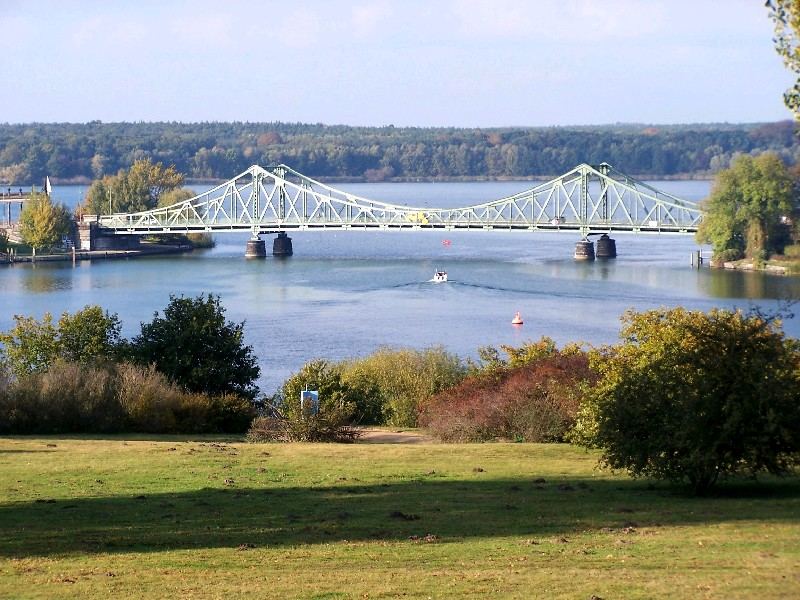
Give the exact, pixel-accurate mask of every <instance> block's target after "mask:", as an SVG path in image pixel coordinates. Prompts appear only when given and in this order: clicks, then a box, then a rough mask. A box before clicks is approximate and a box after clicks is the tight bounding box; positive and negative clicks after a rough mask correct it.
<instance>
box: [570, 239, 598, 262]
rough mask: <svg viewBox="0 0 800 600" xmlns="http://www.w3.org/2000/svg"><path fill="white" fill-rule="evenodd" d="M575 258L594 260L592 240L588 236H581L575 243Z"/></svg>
mask: <svg viewBox="0 0 800 600" xmlns="http://www.w3.org/2000/svg"><path fill="white" fill-rule="evenodd" d="M574 257H575V260H586V261H589V260H594V242H593V241H591V240H590V239H589V238H583V239H582V240H581V241H579V242H578V243H577V244H575V254H574Z"/></svg>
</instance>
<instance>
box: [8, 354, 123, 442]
mask: <svg viewBox="0 0 800 600" xmlns="http://www.w3.org/2000/svg"><path fill="white" fill-rule="evenodd" d="M116 389H117V382H116V379H115V376H114V372H113V368H104V367H91V366H85V365H78V364H75V363H65V362H61V361H58V362H56V363H55V364H54V365H53V366H51V367H50V369H49V370H48V371H45V372H43V373H33V374H30V375H27V376H24V377H20V378H17V379H15V380H14V381H12V382H11V383H9V384H6V386H5V389H4V390H2V391H0V432H2V433H78V432H87V431H92V432H97V433H107V432H112V431H121V430H122V429H123V428H124V413H123V410H122V407H121V406H120V404H119V402H118V400H117V397H116Z"/></svg>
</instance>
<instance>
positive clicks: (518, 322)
mask: <svg viewBox="0 0 800 600" xmlns="http://www.w3.org/2000/svg"><path fill="white" fill-rule="evenodd" d="M511 324H512V325H522V317H521V316H519V311H517V314H515V315H514V318H513V319H511Z"/></svg>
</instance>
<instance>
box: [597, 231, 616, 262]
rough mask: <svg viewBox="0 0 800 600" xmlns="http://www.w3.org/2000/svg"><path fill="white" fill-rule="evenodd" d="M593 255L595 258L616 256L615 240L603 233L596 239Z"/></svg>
mask: <svg viewBox="0 0 800 600" xmlns="http://www.w3.org/2000/svg"><path fill="white" fill-rule="evenodd" d="M595 256H596V257H597V258H617V242H616V241H615V240H613V239H612V238H610V237H608V234H607V233H604V234H603V235H601V236H600V239H598V240H597V250H596V251H595Z"/></svg>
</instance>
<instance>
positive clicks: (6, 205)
mask: <svg viewBox="0 0 800 600" xmlns="http://www.w3.org/2000/svg"><path fill="white" fill-rule="evenodd" d="M38 193H41V192H37V191H36V188H31V190H30V191H24V190H23V189H22V188H21V187H19V186H16V187H13V186H0V215H1V216H2V223H3V224H4V225H6V226H7V227H10V226H11V225H12V224H13V223H15V222H16V221H18V220H19V213H21V212H22V205H23V204H24V203H25V202H26V201H27V200H30V199H31V197H32V196H33V195H35V194H38Z"/></svg>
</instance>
